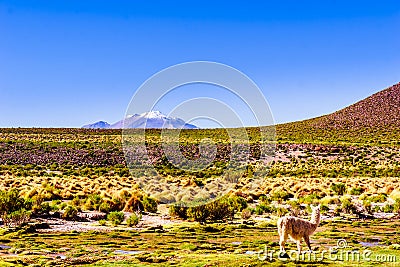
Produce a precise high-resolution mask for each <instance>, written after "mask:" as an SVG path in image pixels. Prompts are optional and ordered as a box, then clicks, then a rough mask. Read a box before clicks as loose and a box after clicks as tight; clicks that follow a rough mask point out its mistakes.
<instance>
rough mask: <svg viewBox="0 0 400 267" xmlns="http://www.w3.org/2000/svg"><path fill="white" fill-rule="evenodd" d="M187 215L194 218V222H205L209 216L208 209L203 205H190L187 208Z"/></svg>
mask: <svg viewBox="0 0 400 267" xmlns="http://www.w3.org/2000/svg"><path fill="white" fill-rule="evenodd" d="M187 215H188V217H189V218H191V219H193V220H195V221H196V222H201V223H205V222H206V220H207V219H208V218H209V217H210V210H209V209H207V208H206V207H205V205H203V206H196V207H190V208H188V210H187Z"/></svg>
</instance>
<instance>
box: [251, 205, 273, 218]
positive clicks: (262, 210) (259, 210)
mask: <svg viewBox="0 0 400 267" xmlns="http://www.w3.org/2000/svg"><path fill="white" fill-rule="evenodd" d="M270 212H272V209H271V207H270V206H268V205H265V204H260V205H257V206H256V209H255V210H254V213H255V214H257V215H262V214H264V213H270Z"/></svg>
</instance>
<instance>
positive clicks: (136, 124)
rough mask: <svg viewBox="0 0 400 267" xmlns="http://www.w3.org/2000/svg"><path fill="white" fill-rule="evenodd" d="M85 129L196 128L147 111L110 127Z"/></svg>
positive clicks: (92, 126)
mask: <svg viewBox="0 0 400 267" xmlns="http://www.w3.org/2000/svg"><path fill="white" fill-rule="evenodd" d="M84 127H85V128H107V129H123V128H158V129H162V128H164V129H196V128H197V126H195V125H193V124H189V123H186V122H185V121H184V120H182V119H180V118H175V117H167V116H166V115H164V114H162V113H161V112H160V111H155V110H153V111H149V112H144V113H141V114H135V115H126V117H125V119H123V120H120V121H118V122H116V123H114V124H112V125H109V124H108V123H107V124H106V125H98V124H89V125H85V126H84Z"/></svg>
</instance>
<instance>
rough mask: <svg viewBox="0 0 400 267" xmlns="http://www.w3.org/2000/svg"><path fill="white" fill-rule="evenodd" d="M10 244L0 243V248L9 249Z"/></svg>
mask: <svg viewBox="0 0 400 267" xmlns="http://www.w3.org/2000/svg"><path fill="white" fill-rule="evenodd" d="M10 248H11V247H10V246H6V245H2V244H0V249H10Z"/></svg>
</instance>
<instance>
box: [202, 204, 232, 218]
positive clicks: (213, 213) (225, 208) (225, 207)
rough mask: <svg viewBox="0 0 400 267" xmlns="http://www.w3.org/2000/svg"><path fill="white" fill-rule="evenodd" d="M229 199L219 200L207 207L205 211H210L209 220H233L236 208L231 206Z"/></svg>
mask: <svg viewBox="0 0 400 267" xmlns="http://www.w3.org/2000/svg"><path fill="white" fill-rule="evenodd" d="M230 203H231V201H230V200H229V199H227V200H226V199H219V200H216V201H213V202H211V203H209V204H206V205H205V207H204V208H205V209H208V210H209V213H210V215H209V219H210V220H212V221H217V220H226V219H230V220H232V219H233V216H234V214H235V207H232V206H231V204H230Z"/></svg>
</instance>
